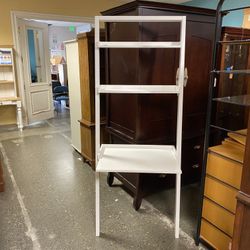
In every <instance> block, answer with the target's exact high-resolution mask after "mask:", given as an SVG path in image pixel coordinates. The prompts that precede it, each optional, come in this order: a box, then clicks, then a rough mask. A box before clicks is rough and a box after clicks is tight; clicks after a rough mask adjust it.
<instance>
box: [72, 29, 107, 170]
mask: <svg viewBox="0 0 250 250" xmlns="http://www.w3.org/2000/svg"><path fill="white" fill-rule="evenodd" d="M101 34H102V35H101V37H104V33H103V32H102V33H101ZM77 41H78V49H79V67H80V89H81V105H82V119H81V120H80V121H79V122H80V124H81V155H82V156H83V158H84V159H85V160H86V161H87V162H88V163H89V164H90V165H91V167H92V168H93V169H95V78H94V32H93V31H91V32H87V33H83V34H80V35H78V36H77ZM102 60H103V61H104V60H105V58H104V57H103V56H102ZM102 65H103V67H102V69H101V78H102V79H103V80H104V79H105V70H104V69H105V68H104V66H105V65H104V63H103V64H102ZM101 113H102V117H103V118H102V119H103V123H102V125H103V126H102V130H101V133H102V139H103V141H105V140H106V141H107V133H105V126H104V125H105V100H104V99H102V112H101Z"/></svg>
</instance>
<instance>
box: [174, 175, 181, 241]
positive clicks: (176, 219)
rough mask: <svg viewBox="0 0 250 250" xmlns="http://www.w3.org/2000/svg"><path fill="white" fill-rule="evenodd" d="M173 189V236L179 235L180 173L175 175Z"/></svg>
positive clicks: (177, 236)
mask: <svg viewBox="0 0 250 250" xmlns="http://www.w3.org/2000/svg"><path fill="white" fill-rule="evenodd" d="M175 185H176V190H175V192H176V193H175V238H179V236H180V200H181V175H180V174H177V175H176V184H175Z"/></svg>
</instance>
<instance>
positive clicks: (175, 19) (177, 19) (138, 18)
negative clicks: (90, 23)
mask: <svg viewBox="0 0 250 250" xmlns="http://www.w3.org/2000/svg"><path fill="white" fill-rule="evenodd" d="M95 19H96V20H97V21H98V22H99V21H103V22H116V23H117V22H126V23H129V22H151V23H152V22H157V23H160V22H168V23H169V22H175V23H176V22H182V21H183V16H96V17H95ZM95 27H96V26H95Z"/></svg>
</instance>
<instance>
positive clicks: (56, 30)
mask: <svg viewBox="0 0 250 250" xmlns="http://www.w3.org/2000/svg"><path fill="white" fill-rule="evenodd" d="M75 38H76V29H75V30H74V31H70V30H69V27H61V26H60V27H59V26H54V25H52V26H49V49H50V51H51V56H53V55H60V56H63V57H64V58H65V45H64V43H63V42H65V41H69V40H73V39H75Z"/></svg>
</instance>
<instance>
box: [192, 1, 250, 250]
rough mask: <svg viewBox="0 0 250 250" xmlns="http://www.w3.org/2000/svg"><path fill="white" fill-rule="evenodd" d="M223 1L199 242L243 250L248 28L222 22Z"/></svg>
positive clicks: (246, 201)
mask: <svg viewBox="0 0 250 250" xmlns="http://www.w3.org/2000/svg"><path fill="white" fill-rule="evenodd" d="M224 1H225V0H220V1H219V3H218V7H217V15H216V16H217V22H216V23H217V27H216V37H215V43H214V54H213V65H212V71H211V78H210V86H209V93H210V94H209V99H208V100H209V105H208V112H207V124H206V136H205V138H206V139H205V147H204V150H205V153H204V159H203V170H202V182H201V192H202V195H201V206H200V214H199V216H198V227H197V238H196V243H197V244H198V243H199V241H200V240H202V241H205V242H206V243H207V244H209V245H210V246H211V247H213V248H214V249H219V250H228V249H233V250H245V249H248V248H249V244H250V240H249V239H250V238H249V230H250V223H249V221H250V216H249V215H250V213H249V207H250V199H249V197H250V195H249V193H250V188H249V184H248V183H249V168H250V164H249V157H248V156H249V155H250V150H249V149H250V148H249V143H250V140H249V137H250V135H249V131H250V120H249V119H250V117H249V105H250V102H249V94H250V85H249V84H250V82H249V74H250V70H249V67H250V46H249V45H250V43H249V38H250V30H249V29H242V28H237V27H223V28H222V27H221V26H220V25H221V24H222V19H223V17H224V15H223V13H222V11H221V8H222V6H223V4H224ZM233 10H234V9H233ZM233 10H232V11H233ZM246 128H248V129H246ZM246 145H247V146H246ZM247 172H248V174H247ZM247 178H248V179H247ZM246 179H247V183H244V180H246ZM247 186H248V187H247ZM246 187H247V188H248V189H247V188H246ZM245 188H246V189H245ZM243 192H244V193H243ZM237 200H238V201H237ZM237 203H238V205H237ZM243 216H245V220H244V221H246V223H245V224H244V221H243ZM243 226H244V228H245V230H244V232H243V230H242V229H243ZM247 229H248V230H247ZM241 240H242V242H241Z"/></svg>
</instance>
